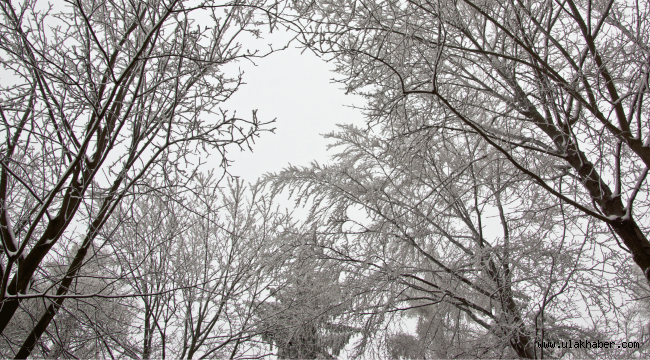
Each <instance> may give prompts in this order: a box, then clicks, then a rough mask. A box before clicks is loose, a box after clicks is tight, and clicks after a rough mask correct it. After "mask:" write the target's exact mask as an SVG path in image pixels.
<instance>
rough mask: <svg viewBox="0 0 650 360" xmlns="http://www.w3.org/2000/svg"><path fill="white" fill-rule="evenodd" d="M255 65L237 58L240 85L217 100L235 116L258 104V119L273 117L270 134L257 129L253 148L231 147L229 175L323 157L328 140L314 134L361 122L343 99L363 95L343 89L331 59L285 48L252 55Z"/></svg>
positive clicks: (250, 178) (249, 175)
mask: <svg viewBox="0 0 650 360" xmlns="http://www.w3.org/2000/svg"><path fill="white" fill-rule="evenodd" d="M256 63H257V66H253V65H252V64H250V63H247V62H239V63H237V64H236V65H234V66H235V68H234V70H236V67H239V68H241V69H242V70H244V72H245V74H244V76H243V79H244V82H245V83H246V84H245V85H243V86H242V87H241V88H240V90H239V91H238V92H237V93H235V94H234V96H233V97H232V98H231V99H230V100H229V101H228V102H226V103H225V104H224V105H223V108H224V109H230V110H237V114H238V116H241V117H245V118H249V117H250V114H251V111H252V110H253V109H258V113H257V115H258V118H259V119H260V120H261V121H265V120H270V119H273V118H277V121H276V123H275V124H274V127H276V128H277V129H276V131H275V134H272V133H268V132H265V133H262V136H261V137H260V138H258V139H256V143H255V145H254V146H253V152H252V153H251V152H250V151H246V152H240V151H239V150H238V149H236V148H231V150H230V153H229V154H228V155H229V158H230V159H233V160H235V162H234V163H233V164H232V165H231V167H230V169H229V170H230V172H231V174H233V175H237V176H240V177H242V178H243V179H244V180H246V181H247V182H255V180H256V179H257V178H258V177H260V176H262V175H263V174H265V173H267V172H277V171H280V170H282V168H284V167H286V166H287V165H288V164H292V165H308V164H309V163H310V162H311V161H313V160H316V161H318V162H319V163H324V162H326V161H327V160H328V157H329V156H330V155H331V154H332V153H333V151H329V152H327V151H326V145H327V143H328V141H326V140H325V139H323V137H322V136H321V135H320V134H324V133H328V132H331V131H333V130H335V129H336V124H347V123H354V124H357V125H359V126H360V125H362V124H363V117H362V114H361V111H360V110H358V109H352V108H350V107H346V105H348V106H349V105H352V104H354V105H357V106H362V105H363V98H361V97H359V96H353V95H345V91H344V90H342V89H341V88H342V85H341V84H334V83H332V82H331V79H332V78H333V77H335V75H336V74H335V73H333V72H332V71H331V70H332V69H333V67H334V65H333V64H330V63H326V62H324V61H322V60H320V59H319V58H317V57H316V56H315V55H314V54H312V53H308V52H305V53H303V54H301V53H300V50H299V49H296V48H290V49H287V50H284V51H280V52H278V53H274V54H272V55H270V56H268V57H266V58H264V59H260V60H256Z"/></svg>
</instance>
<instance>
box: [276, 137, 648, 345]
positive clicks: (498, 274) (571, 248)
mask: <svg viewBox="0 0 650 360" xmlns="http://www.w3.org/2000/svg"><path fill="white" fill-rule="evenodd" d="M329 136H330V137H332V138H334V139H335V140H336V141H337V142H336V144H337V145H339V146H342V147H343V149H342V151H341V152H340V153H339V154H337V155H336V156H335V157H334V159H335V163H334V164H332V165H328V166H320V165H317V164H313V165H312V166H310V167H305V168H296V167H293V168H289V169H286V170H285V171H283V172H281V173H279V174H277V175H275V176H270V177H268V178H267V181H269V182H271V183H272V184H273V185H274V186H275V191H282V190H283V189H290V190H291V191H292V193H293V195H294V196H296V199H297V200H298V201H300V202H303V203H311V205H310V206H311V209H310V218H309V219H308V222H313V224H314V226H316V228H317V229H318V230H317V234H318V235H317V236H314V237H312V238H310V241H309V243H308V245H309V246H311V247H313V248H314V249H318V251H320V252H319V254H320V255H319V256H320V258H323V259H328V261H330V262H331V263H333V264H337V265H335V266H334V265H330V266H329V268H337V272H339V273H342V274H345V275H344V278H345V279H346V280H345V284H344V288H346V289H347V290H346V296H349V298H347V301H349V303H350V305H349V306H350V307H351V308H352V309H354V310H353V312H354V313H355V314H356V315H357V316H356V322H362V323H364V328H365V329H366V331H365V332H364V333H363V335H364V337H365V339H366V340H363V339H362V340H360V342H359V343H358V344H357V345H358V346H359V348H358V349H359V351H360V352H359V353H358V355H360V356H361V355H363V356H368V352H367V351H368V350H367V349H365V348H366V346H365V344H364V341H368V342H369V343H371V342H373V340H374V343H375V344H376V348H377V349H378V350H379V351H380V352H379V354H380V355H379V357H385V356H387V355H388V354H392V356H395V357H403V358H428V357H444V358H457V357H473V358H474V357H486V358H500V357H517V356H518V357H522V358H540V357H544V356H561V355H562V354H563V351H564V352H566V351H569V350H566V349H565V350H560V349H556V350H546V351H545V350H544V349H541V348H538V347H536V346H535V345H536V343H538V342H543V341H555V342H558V343H559V342H565V343H566V342H567V341H571V339H585V340H586V339H593V340H599V339H603V338H607V337H611V336H612V334H616V335H622V334H623V333H625V327H626V326H627V321H626V319H625V318H626V316H627V314H629V312H630V311H632V309H633V308H634V303H633V301H632V297H633V295H632V291H631V290H630V289H631V287H629V286H627V285H625V284H624V283H622V282H618V280H616V279H617V278H619V277H620V278H625V277H626V276H629V273H628V272H627V270H626V269H627V265H626V259H627V258H626V256H624V254H621V253H620V251H618V248H617V247H616V245H615V244H607V243H606V242H605V243H603V236H602V235H603V233H602V231H603V230H602V229H600V228H599V227H598V226H597V225H598V224H597V223H598V220H596V219H593V218H592V217H590V216H587V215H584V214H582V213H581V212H580V211H579V210H576V209H574V208H572V207H570V206H568V205H566V204H564V203H563V202H561V201H557V199H555V198H553V197H548V196H547V195H546V193H545V192H544V191H543V190H542V189H539V188H537V187H535V186H531V184H530V182H529V181H528V178H527V177H526V175H525V174H521V173H520V172H518V171H517V168H516V167H514V166H513V165H512V164H511V163H510V162H509V161H507V159H503V158H501V156H500V153H499V152H498V151H496V150H495V149H494V148H492V147H491V146H489V144H486V143H485V142H483V141H481V140H480V139H478V138H476V137H474V136H471V135H469V134H466V135H463V134H460V135H459V136H456V137H454V138H453V139H450V140H449V141H450V142H452V141H453V144H450V143H449V142H444V141H440V139H439V138H436V137H432V136H430V134H429V133H427V132H424V131H415V132H412V133H402V134H395V133H394V132H392V129H391V128H390V124H380V125H379V126H375V127H374V128H373V129H365V130H364V129H358V128H355V127H353V126H344V127H343V128H342V131H340V132H339V133H335V134H330V135H329ZM452 145H453V146H452ZM468 153H469V154H471V156H468ZM355 212H356V213H357V215H355ZM359 212H360V214H359ZM314 251H316V250H314ZM614 284H618V285H614ZM342 302H345V300H342ZM587 309H589V311H587ZM399 314H403V316H405V317H406V318H408V317H411V318H413V317H415V318H416V319H417V323H418V326H417V334H415V335H411V334H409V333H408V332H406V333H405V332H402V331H401V330H399V329H397V330H396V331H391V330H389V329H391V327H390V326H389V325H387V324H393V325H391V326H394V327H395V326H397V325H395V324H399V322H400V321H401V320H400V315H399ZM402 319H403V317H402ZM354 321H355V320H352V319H351V320H350V323H354ZM634 338H635V339H640V337H638V336H636V335H635V336H634ZM572 351H574V354H578V355H579V356H588V357H591V356H602V355H605V354H604V353H603V352H602V350H598V349H592V350H577V349H576V350H572ZM599 351H600V352H599ZM637 351H638V350H637ZM544 352H545V353H544ZM618 354H619V355H621V356H622V355H623V353H618ZM607 355H608V356H611V355H612V352H611V350H610V352H609V353H608V354H607ZM627 355H628V356H629V354H627Z"/></svg>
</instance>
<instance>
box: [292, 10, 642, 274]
mask: <svg viewBox="0 0 650 360" xmlns="http://www.w3.org/2000/svg"><path fill="white" fill-rule="evenodd" d="M297 9H298V10H299V11H300V12H301V13H302V14H303V15H304V18H305V19H309V20H313V21H311V22H308V21H309V20H305V21H306V24H307V25H308V27H307V28H306V31H305V37H304V42H305V44H306V45H307V46H309V47H310V48H311V49H313V50H314V51H316V52H318V53H321V54H331V55H332V56H333V57H335V59H336V60H335V61H336V63H337V64H338V71H339V73H341V74H342V75H344V78H343V79H342V80H341V81H342V82H343V83H345V85H346V86H347V88H348V90H349V91H355V92H358V93H361V94H364V95H365V96H367V98H368V101H369V103H368V108H367V112H368V115H369V116H370V118H371V120H372V121H376V122H378V123H382V124H386V125H387V127H386V128H385V129H386V130H384V131H392V132H394V133H395V134H404V133H409V132H424V133H427V134H428V136H430V137H431V138H432V139H436V141H440V142H444V143H446V144H447V146H449V147H456V144H455V142H454V141H455V140H454V139H456V138H457V137H458V136H463V135H464V134H465V135H470V136H473V137H477V138H478V139H480V140H481V141H483V142H485V143H486V144H489V146H491V147H492V148H493V149H495V150H496V151H497V152H498V154H499V157H500V158H501V159H504V160H506V161H508V162H509V163H511V164H512V166H514V167H515V169H516V171H518V172H520V173H521V174H525V175H526V176H527V177H528V179H529V180H530V181H531V182H532V183H534V184H535V185H536V186H538V187H540V188H541V189H543V190H544V191H545V192H546V193H547V194H548V196H552V197H555V198H556V199H558V200H559V201H561V202H562V203H565V204H568V205H571V206H572V207H574V208H575V209H578V210H580V211H581V212H582V213H583V214H586V215H588V216H590V217H591V218H593V219H596V220H598V226H600V227H602V228H605V229H609V230H611V235H610V239H609V240H607V242H608V243H615V242H621V243H622V244H621V247H622V251H624V252H626V253H629V255H630V256H631V258H632V259H633V260H634V262H635V263H636V264H637V265H638V266H639V268H640V269H641V270H642V271H643V272H644V274H645V276H646V278H648V279H650V242H648V235H647V233H648V220H649V219H648V182H647V179H646V176H647V173H648V167H649V166H650V131H648V120H649V117H648V113H647V111H646V110H647V108H648V106H647V105H648V101H649V100H648V97H647V96H646V94H647V92H648V89H649V86H648V73H649V71H650V62H649V61H650V49H649V48H648V45H647V44H648V37H649V36H650V31H649V28H650V22H649V20H648V19H650V16H648V15H649V12H650V6H649V4H648V2H633V1H624V2H614V1H591V0H588V1H574V0H568V1H566V2H564V1H554V0H548V1H521V0H508V1H500V2H499V1H473V0H462V1H438V2H432V1H420V0H407V1H374V0H369V1H365V0H362V1H349V2H347V1H343V2H333V1H332V2H331V1H327V0H325V1H314V2H311V1H310V2H299V3H298V5H297ZM467 157H468V158H471V154H469V153H468V154H467Z"/></svg>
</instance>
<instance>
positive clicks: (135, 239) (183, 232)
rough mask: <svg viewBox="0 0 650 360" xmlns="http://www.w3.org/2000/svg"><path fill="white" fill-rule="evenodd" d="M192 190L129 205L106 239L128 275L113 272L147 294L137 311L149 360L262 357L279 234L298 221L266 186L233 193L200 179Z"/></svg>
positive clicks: (142, 349)
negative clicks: (259, 320)
mask: <svg viewBox="0 0 650 360" xmlns="http://www.w3.org/2000/svg"><path fill="white" fill-rule="evenodd" d="M196 178H197V179H196V182H195V186H194V188H193V189H192V191H191V192H190V191H188V192H187V193H184V194H178V193H174V192H170V193H168V194H152V195H149V196H142V197H139V198H138V199H134V203H133V204H128V203H127V204H124V205H123V206H122V207H121V210H120V212H119V214H116V216H115V219H114V220H112V222H111V226H109V227H108V229H107V230H109V229H113V228H114V229H115V231H111V232H110V233H107V234H106V242H107V245H106V246H107V247H109V248H110V249H111V252H112V253H113V254H114V256H115V263H117V264H120V266H121V269H120V271H119V272H117V273H115V274H114V275H113V277H114V279H115V280H116V281H118V280H119V282H121V283H126V284H128V287H129V289H128V290H126V292H125V293H126V294H142V296H139V297H138V305H136V306H135V309H133V310H132V311H133V312H134V314H135V317H136V319H137V320H135V321H133V323H131V324H130V325H131V326H132V327H133V328H134V329H133V331H134V333H133V334H132V335H133V337H138V338H140V339H142V345H140V346H138V347H137V348H138V354H140V355H141V356H142V357H143V358H151V357H162V358H167V357H173V358H187V359H191V358H225V357H235V358H236V357H240V356H244V355H247V356H253V355H254V354H259V352H260V351H262V350H261V349H260V348H258V347H257V345H256V343H255V342H254V341H251V340H252V339H253V338H254V337H255V336H257V335H258V332H257V330H255V326H256V324H255V321H254V317H255V314H256V309H257V308H258V307H259V306H260V303H263V302H264V301H265V300H266V299H267V298H268V296H269V295H268V294H269V289H268V287H269V286H270V285H271V284H277V282H276V281H275V274H276V272H277V271H276V270H275V269H276V268H277V267H278V266H279V265H280V264H281V262H278V261H277V259H278V254H277V252H276V250H277V246H278V242H277V241H276V239H275V237H277V236H278V234H279V233H280V232H282V231H283V229H284V228H286V227H289V226H290V217H288V216H287V215H286V214H281V213H278V212H276V211H273V208H272V201H271V199H270V198H269V197H268V195H264V194H262V193H261V191H260V190H261V188H258V187H252V188H250V190H249V189H247V188H246V187H245V186H243V183H242V181H240V180H233V181H229V184H228V185H227V187H225V189H221V188H220V187H219V186H218V183H217V182H216V180H218V179H214V178H212V177H211V176H203V175H197V177H196Z"/></svg>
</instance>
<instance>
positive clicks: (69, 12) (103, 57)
mask: <svg viewBox="0 0 650 360" xmlns="http://www.w3.org/2000/svg"><path fill="white" fill-rule="evenodd" d="M283 11H284V10H283V8H282V7H280V6H278V4H276V3H273V2H269V3H267V2H265V1H264V0H253V1H234V2H218V1H194V2H188V1H179V0H169V1H168V0H160V1H147V2H141V1H108V2H107V1H85V0H83V1H82V0H78V1H65V2H62V3H59V4H57V6H56V7H54V6H53V5H51V4H47V3H44V2H38V1H35V0H34V1H32V0H27V1H21V2H11V1H2V2H1V3H0V12H1V16H2V22H1V25H0V58H1V61H2V66H3V68H4V69H3V75H5V74H6V75H7V76H8V77H9V79H11V81H3V84H2V85H0V86H2V90H1V96H2V98H1V99H0V103H1V105H0V106H1V107H0V117H1V121H2V130H3V131H2V133H3V135H4V140H3V141H2V145H1V148H0V152H1V153H2V159H1V161H0V164H1V165H2V169H1V170H0V218H1V220H0V228H1V231H0V233H1V235H2V263H1V264H0V278H1V281H0V303H1V308H0V332H2V333H3V334H4V331H5V330H7V325H8V324H9V322H10V321H11V320H12V318H13V316H14V314H15V313H16V311H17V310H18V308H19V306H20V304H21V301H22V299H23V298H25V297H33V296H39V294H40V292H39V291H38V290H36V289H34V288H33V287H32V285H33V284H34V281H35V280H37V279H38V278H39V277H41V276H44V274H43V273H42V271H43V268H42V266H43V264H45V262H47V261H48V257H49V256H51V255H53V254H54V253H56V252H62V249H69V248H70V247H72V246H73V244H76V245H75V246H78V248H77V252H76V254H75V255H74V256H72V257H71V258H70V262H69V263H68V264H67V269H66V270H65V271H63V272H61V273H60V275H61V277H60V278H59V279H58V280H56V281H54V285H52V287H51V289H53V291H54V293H50V292H49V291H48V295H51V296H52V297H51V299H52V301H51V303H50V304H49V305H48V306H47V309H46V311H45V315H43V317H42V318H41V320H40V321H39V322H38V324H36V325H35V328H34V331H33V332H31V334H30V335H29V337H28V338H27V340H26V341H25V342H24V344H23V346H22V348H21V350H20V352H19V353H18V354H17V356H18V357H25V356H27V355H28V354H29V353H30V351H31V350H32V349H33V347H34V345H35V343H36V341H37V340H38V338H39V337H40V335H41V334H42V333H43V332H44V331H45V329H46V328H47V326H48V324H49V322H50V321H51V319H52V318H53V317H54V315H55V314H56V313H57V311H58V309H59V308H60V306H61V304H62V303H63V301H64V299H65V298H66V294H67V293H68V291H69V289H70V286H71V284H72V283H73V280H74V279H75V275H76V274H77V272H78V271H79V269H80V268H81V267H82V266H84V261H85V260H84V259H85V257H86V255H87V253H88V250H89V249H90V247H91V245H92V244H93V241H94V240H95V238H96V237H97V235H98V234H99V232H100V231H101V229H102V227H103V226H104V224H105V223H106V221H107V220H108V219H109V217H110V216H111V213H112V212H113V211H114V209H116V207H118V205H119V204H120V202H121V201H122V200H123V199H124V198H125V197H132V196H138V193H136V189H137V191H154V190H155V189H150V190H147V187H148V186H151V185H152V184H154V183H155V184H159V185H160V186H163V187H165V186H168V187H176V188H182V187H183V186H184V185H185V184H186V183H187V182H188V181H190V179H191V178H192V177H193V175H194V171H195V169H196V167H197V165H198V164H201V163H202V162H205V158H206V156H207V155H209V154H210V153H213V154H214V153H217V154H221V155H222V157H221V159H218V160H217V161H218V162H219V161H220V162H222V164H224V165H225V164H226V161H227V159H226V157H225V148H226V147H227V146H229V145H235V146H247V144H248V142H249V141H250V140H251V138H252V137H253V136H256V135H257V134H258V133H259V132H260V131H262V130H263V129H267V130H268V128H265V127H264V125H266V123H262V122H260V121H258V120H257V118H256V116H255V114H254V113H253V115H252V117H250V118H248V119H243V118H238V117H236V116H234V114H229V113H228V112H226V111H223V110H221V109H220V108H219V107H218V106H219V104H220V103H221V102H223V101H224V100H226V99H228V98H229V97H230V96H231V95H232V94H233V92H235V91H236V90H237V88H238V86H239V85H240V84H241V76H240V75H239V74H235V76H229V75H227V74H224V73H222V72H221V71H220V67H221V66H222V65H224V64H226V63H229V62H232V61H234V60H237V59H246V58H254V57H257V56H263V55H265V53H259V52H257V51H255V50H252V49H248V48H246V47H245V46H244V45H242V44H241V43H240V38H242V37H243V39H251V38H255V37H256V36H259V34H260V30H259V28H260V26H265V27H266V29H267V30H269V29H270V30H273V29H275V28H277V27H278V25H279V24H281V23H282V22H281V21H279V20H281V18H280V17H281V16H282V12H283ZM272 51H273V49H270V50H267V51H266V53H268V52H272ZM3 77H4V76H3ZM152 179H155V181H154V182H151V181H152ZM9 341H10V342H14V341H16V340H15V339H9Z"/></svg>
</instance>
